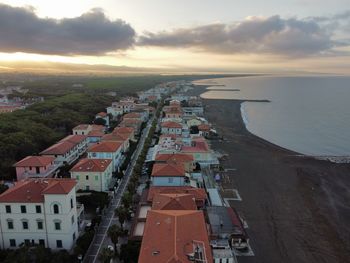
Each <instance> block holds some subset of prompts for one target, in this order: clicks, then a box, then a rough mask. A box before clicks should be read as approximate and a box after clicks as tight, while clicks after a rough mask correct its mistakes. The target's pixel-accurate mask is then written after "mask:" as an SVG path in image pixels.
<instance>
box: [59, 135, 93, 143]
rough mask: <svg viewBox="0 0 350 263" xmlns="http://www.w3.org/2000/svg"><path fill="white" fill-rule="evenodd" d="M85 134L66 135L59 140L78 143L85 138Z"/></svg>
mask: <svg viewBox="0 0 350 263" xmlns="http://www.w3.org/2000/svg"><path fill="white" fill-rule="evenodd" d="M86 138H87V136H86V135H75V134H74V135H68V136H67V137H65V138H63V139H62V140H60V142H63V141H67V142H71V143H74V144H79V143H81V142H83V141H84V140H86Z"/></svg>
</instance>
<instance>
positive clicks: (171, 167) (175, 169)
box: [152, 163, 185, 177]
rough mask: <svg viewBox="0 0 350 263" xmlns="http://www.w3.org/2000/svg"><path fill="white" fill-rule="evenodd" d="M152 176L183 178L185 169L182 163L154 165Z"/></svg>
mask: <svg viewBox="0 0 350 263" xmlns="http://www.w3.org/2000/svg"><path fill="white" fill-rule="evenodd" d="M152 176H156V177H159V176H178V177H183V176H185V168H184V164H183V163H176V164H174V163H172V164H169V163H155V164H154V165H153V170H152Z"/></svg>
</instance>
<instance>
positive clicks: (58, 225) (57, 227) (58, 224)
mask: <svg viewBox="0 0 350 263" xmlns="http://www.w3.org/2000/svg"><path fill="white" fill-rule="evenodd" d="M55 230H61V222H55Z"/></svg>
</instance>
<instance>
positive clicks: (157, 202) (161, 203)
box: [152, 194, 197, 210]
mask: <svg viewBox="0 0 350 263" xmlns="http://www.w3.org/2000/svg"><path fill="white" fill-rule="evenodd" d="M152 209H153V210H197V205H196V202H195V198H194V196H193V195H191V194H156V195H155V196H154V198H153V202H152Z"/></svg>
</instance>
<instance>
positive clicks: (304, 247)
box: [190, 85, 350, 263]
mask: <svg viewBox="0 0 350 263" xmlns="http://www.w3.org/2000/svg"><path fill="white" fill-rule="evenodd" d="M207 87H208V86H205V85H201V86H197V85H196V88H194V89H193V90H192V91H190V93H192V94H193V95H200V94H202V93H203V92H204V91H205V90H206V88H207ZM243 102H244V100H219V99H203V103H204V106H205V116H206V117H207V119H208V120H209V122H211V123H212V124H213V126H214V127H215V128H216V129H217V130H218V131H219V133H220V135H223V137H224V140H223V141H222V142H221V141H212V142H211V145H212V148H213V149H215V150H216V151H220V152H223V153H226V154H228V156H229V157H228V160H227V161H224V162H222V164H223V166H224V168H235V169H236V172H234V173H233V174H230V180H229V183H227V182H226V184H223V185H222V186H223V188H224V189H237V190H238V191H239V194H240V195H241V197H242V199H243V201H242V202H237V201H233V202H232V201H230V204H231V205H232V206H234V207H235V208H237V209H238V210H239V211H240V212H241V213H242V215H243V217H244V218H245V219H246V220H247V223H248V225H249V229H248V233H249V235H250V236H251V245H252V248H253V250H254V252H255V255H256V256H255V257H240V258H239V262H291V263H292V262H305V263H306V262H308V263H309V262H311V263H313V262H315V263H316V262H317V263H319V262H327V263H328V262H346V261H347V260H348V259H349V257H350V252H349V251H350V241H349V240H350V226H348V223H347V222H349V218H350V213H349V212H350V209H349V208H348V207H347V206H346V205H345V204H346V203H349V202H350V195H349V194H347V189H349V188H350V182H349V180H347V178H346V176H345V175H346V174H348V173H349V172H350V168H349V166H348V165H346V164H337V163H332V162H330V161H325V160H317V159H315V158H312V157H309V156H304V155H302V154H300V153H296V152H293V151H291V150H288V149H285V148H282V147H280V146H278V145H275V144H273V143H270V142H268V141H266V140H264V139H262V138H260V137H257V136H256V135H254V134H252V133H250V132H249V131H248V130H247V128H246V125H245V123H244V120H243V117H242V114H241V105H242V103H243Z"/></svg>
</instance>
